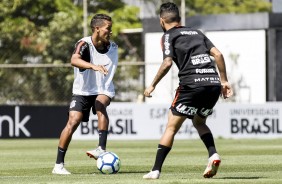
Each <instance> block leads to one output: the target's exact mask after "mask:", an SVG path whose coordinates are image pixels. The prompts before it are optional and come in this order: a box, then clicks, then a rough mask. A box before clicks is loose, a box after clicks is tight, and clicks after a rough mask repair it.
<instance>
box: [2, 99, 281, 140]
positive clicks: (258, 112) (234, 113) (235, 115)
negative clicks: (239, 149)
mask: <svg viewBox="0 0 282 184" xmlns="http://www.w3.org/2000/svg"><path fill="white" fill-rule="evenodd" d="M107 111H108V115H109V119H110V126H109V136H108V138H109V140H110V139H112V140H146V139H160V137H161V136H162V134H163V132H164V131H165V127H166V123H167V114H168V111H169V104H136V103H115V102H112V103H111V105H110V106H109V107H108V108H107ZM281 112H282V103H265V104H256V105H254V104H235V103H218V104H217V105H216V106H215V108H214V111H213V114H212V115H211V116H209V118H208V119H207V125H208V126H209V127H210V129H211V130H212V133H213V135H214V137H215V138H235V139H237V138H261V139H264V138H282V123H281V122H282V113H281ZM67 118H68V107H67V106H0V139H1V138H59V136H60V133H61V131H62V129H63V128H64V127H65V125H66V122H67ZM175 138H176V139H194V138H199V136H198V133H197V131H196V129H195V128H194V127H193V125H192V122H191V120H189V119H187V120H186V121H185V122H184V123H183V125H182V127H181V128H180V130H179V132H178V133H177V135H176V137H175ZM73 139H77V140H89V139H90V140H93V139H98V119H97V116H96V115H93V114H91V115H90V118H89V121H88V122H82V123H81V124H80V126H79V127H78V128H77V130H76V132H75V133H74V135H73Z"/></svg>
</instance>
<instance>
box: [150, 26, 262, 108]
mask: <svg viewBox="0 0 282 184" xmlns="http://www.w3.org/2000/svg"><path fill="white" fill-rule="evenodd" d="M205 34H206V35H207V37H208V38H209V39H210V40H211V41H212V42H213V43H214V45H215V46H216V47H217V48H218V49H219V50H220V51H221V52H222V53H223V55H224V57H225V61H226V69H227V74H228V79H229V82H230V83H231V85H232V87H233V89H234V97H232V98H230V99H229V101H232V102H238V103H265V102H266V51H265V50H266V36H265V30H248V31H215V32H206V33H205ZM162 35H163V33H146V34H145V62H146V63H150V64H148V65H146V66H145V67H146V76H145V84H146V86H148V85H150V83H151V82H152V80H153V78H154V77H155V75H156V73H157V71H158V69H159V66H160V65H161V63H162V61H163V55H162V50H161V46H160V40H161V37H162ZM151 63H154V65H152V64H151ZM177 73H178V70H177V68H176V66H175V65H173V68H172V69H171V70H170V71H169V72H168V74H167V75H166V76H165V77H164V79H162V80H161V81H160V83H159V84H158V86H157V88H156V90H155V91H154V92H153V95H155V96H157V97H158V98H150V99H146V103H151V104H152V103H156V104H157V103H163V102H170V101H172V100H173V98H174V91H175V89H176V88H177V86H178V77H177Z"/></svg>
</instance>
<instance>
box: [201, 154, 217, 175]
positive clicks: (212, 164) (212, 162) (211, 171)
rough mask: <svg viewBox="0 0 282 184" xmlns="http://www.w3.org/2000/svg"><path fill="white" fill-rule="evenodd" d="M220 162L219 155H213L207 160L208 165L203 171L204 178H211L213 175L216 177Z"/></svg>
mask: <svg viewBox="0 0 282 184" xmlns="http://www.w3.org/2000/svg"><path fill="white" fill-rule="evenodd" d="M220 162H221V160H220V157H219V155H218V154H217V153H214V154H213V155H212V156H211V157H210V158H209V161H208V165H207V168H206V170H205V171H204V174H203V176H204V177H205V178H212V177H213V176H214V175H216V173H217V170H218V167H219V164H220Z"/></svg>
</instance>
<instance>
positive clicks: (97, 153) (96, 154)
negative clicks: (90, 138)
mask: <svg viewBox="0 0 282 184" xmlns="http://www.w3.org/2000/svg"><path fill="white" fill-rule="evenodd" d="M105 152H106V150H103V149H102V148H101V146H99V147H98V148H96V149H94V150H90V151H87V152H86V154H87V155H88V156H89V157H90V158H94V159H95V160H97V159H98V157H99V156H100V155H102V154H103V153H105Z"/></svg>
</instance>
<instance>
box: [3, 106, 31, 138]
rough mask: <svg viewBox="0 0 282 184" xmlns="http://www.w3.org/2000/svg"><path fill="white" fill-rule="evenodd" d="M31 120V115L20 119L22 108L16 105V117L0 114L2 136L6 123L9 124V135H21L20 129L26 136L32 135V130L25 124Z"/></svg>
mask: <svg viewBox="0 0 282 184" xmlns="http://www.w3.org/2000/svg"><path fill="white" fill-rule="evenodd" d="M29 120H30V115H26V116H25V117H24V118H23V119H22V120H20V108H19V107H18V106H16V107H15V117H14V119H13V118H12V117H11V116H8V115H0V137H2V127H3V124H4V123H8V125H9V136H10V137H19V136H20V131H22V132H23V134H24V135H25V136H26V137H30V135H31V134H30V132H29V131H28V130H27V129H26V127H25V124H26V123H27V122H28V121H29Z"/></svg>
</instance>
